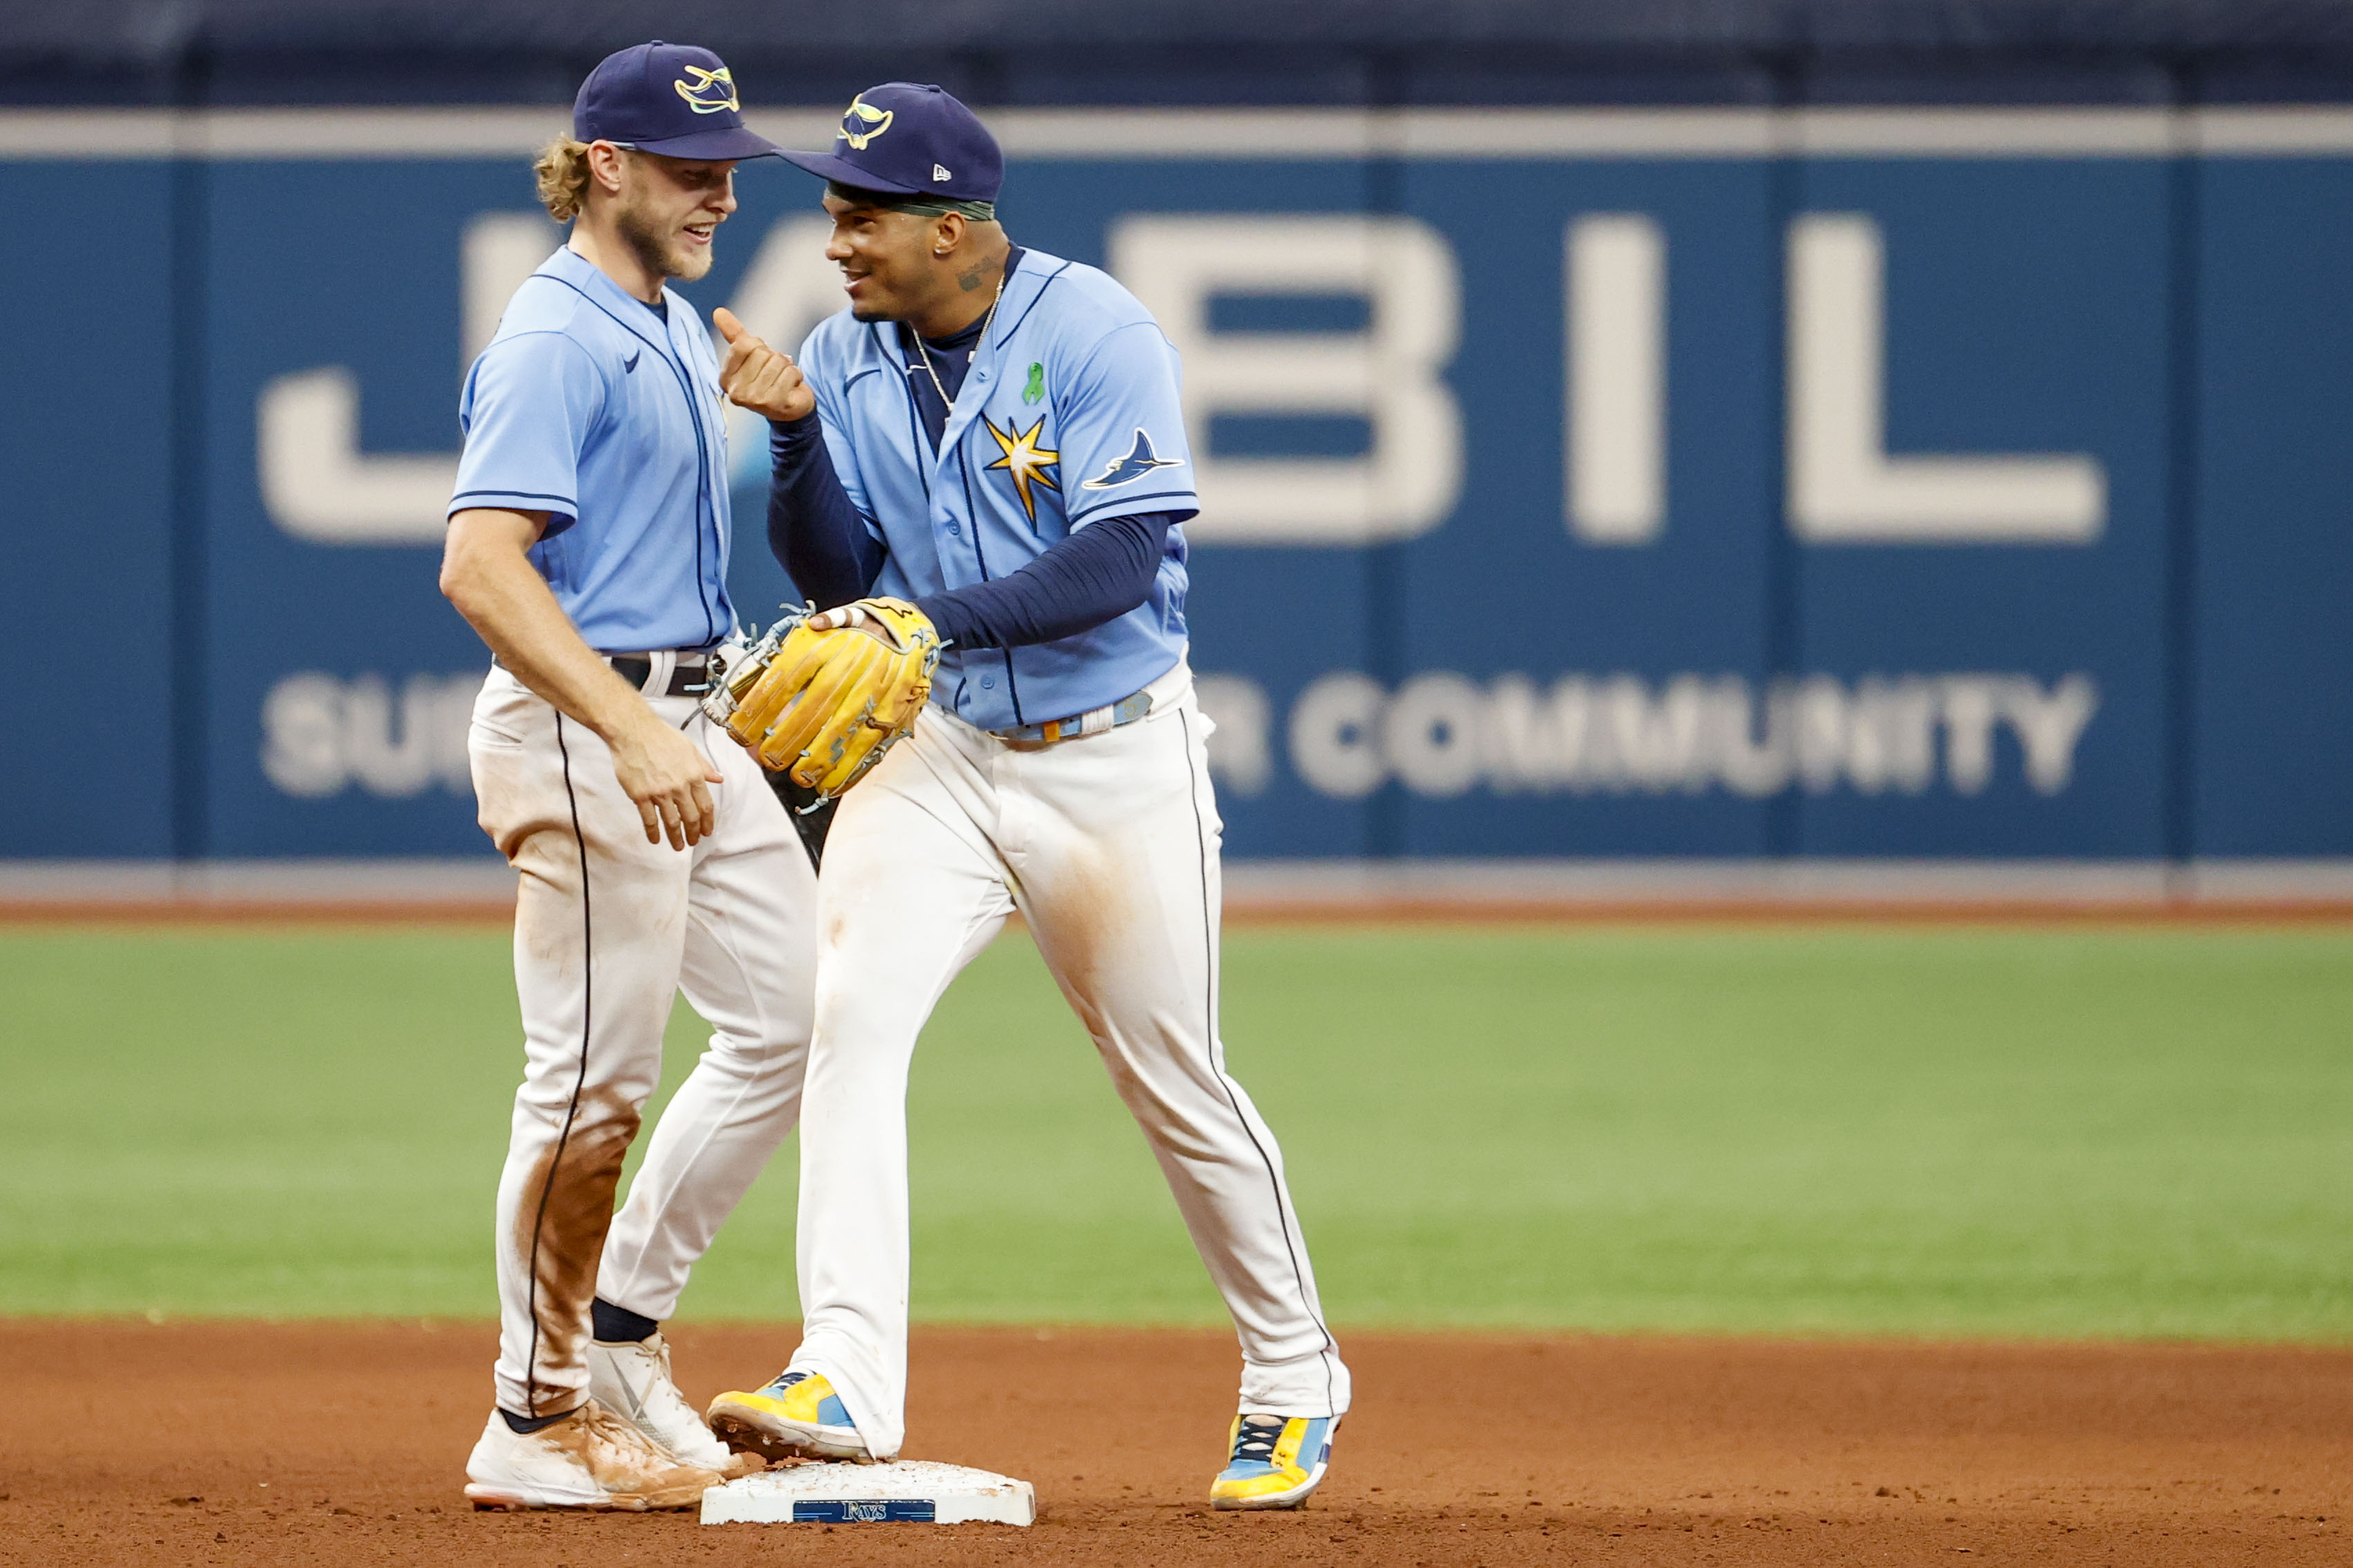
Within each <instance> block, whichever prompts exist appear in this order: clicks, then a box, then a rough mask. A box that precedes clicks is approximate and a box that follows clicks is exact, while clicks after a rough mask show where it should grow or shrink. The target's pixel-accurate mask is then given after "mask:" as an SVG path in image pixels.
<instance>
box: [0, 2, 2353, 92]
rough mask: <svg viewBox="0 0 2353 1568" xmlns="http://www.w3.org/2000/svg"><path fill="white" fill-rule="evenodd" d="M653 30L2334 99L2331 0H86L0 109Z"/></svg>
mask: <svg viewBox="0 0 2353 1568" xmlns="http://www.w3.org/2000/svg"><path fill="white" fill-rule="evenodd" d="M657 31H658V32H659V33H660V34H661V35H662V36H665V37H671V38H675V39H690V40H692V41H695V42H698V43H702V44H706V45H709V46H710V47H714V48H717V49H719V50H721V51H722V52H723V53H724V54H726V55H727V56H728V57H729V58H730V60H731V61H733V62H736V63H737V64H738V74H739V77H740V78H741V79H744V81H745V82H746V83H747V85H748V90H750V91H751V92H752V93H753V95H754V97H756V98H758V99H760V100H764V101H768V102H792V101H807V102H822V101H831V100H835V99H837V98H839V97H840V96H843V95H844V94H845V93H846V92H847V91H848V90H851V89H854V88H855V87H856V86H857V85H859V84H861V83H864V82H869V81H871V80H874V79H877V77H878V76H881V75H885V74H889V75H916V76H923V77H927V78H930V79H938V80H940V81H942V82H944V83H945V84H947V85H950V86H951V87H954V88H955V89H957V90H959V91H961V92H963V93H965V95H966V96H968V97H970V98H972V99H974V100H976V101H984V102H998V103H1018V102H1089V103H1122V102H1265V103H1280V102H1318V103H1384V102H1402V103H1410V102H1483V101H1495V100H1500V101H1509V102H1608V101H1617V102H1652V101H1664V102H1760V101H1825V102H1828V101H1878V102H1906V101H1929V102H1937V101H2008V102H2019V101H2030V102H2031V101H2059V102H2148V101H2158V102H2161V101H2175V100H2214V101H2233V100H2237V101H2245V100H2256V101H2262V100H2273V101H2279V100H2343V99H2348V98H2353V3H2348V0H1123V3H1121V4H1118V5H1103V4H1102V3H1101V0H966V3H961V4H941V3H940V0H677V3H673V4H665V5H659V6H656V5H647V4H645V3H644V0H575V3H574V4H569V5H548V4H545V3H544V0H380V3H375V4H368V3H364V0H87V3H84V4H79V5H47V6H45V5H12V6H5V7H0V100H5V101H12V102H17V103H38V102H99V103H103V102H149V103H168V102H352V101H368V100H375V101H387V100H391V101H404V100H406V101H445V102H448V101H465V102H501V101H505V102H539V101H550V100H561V99H562V98H564V97H565V96H568V93H569V90H570V84H571V83H573V82H575V81H576V80H577V79H578V78H579V76H580V75H581V73H582V72H583V70H585V68H586V66H587V65H588V64H590V63H593V62H594V61H595V60H596V58H599V57H600V56H601V55H603V54H604V53H606V52H607V51H608V50H610V49H613V48H617V47H622V46H623V45H626V44H629V43H635V42H639V41H642V40H643V39H644V38H646V37H649V36H650V34H651V33H652V32H657Z"/></svg>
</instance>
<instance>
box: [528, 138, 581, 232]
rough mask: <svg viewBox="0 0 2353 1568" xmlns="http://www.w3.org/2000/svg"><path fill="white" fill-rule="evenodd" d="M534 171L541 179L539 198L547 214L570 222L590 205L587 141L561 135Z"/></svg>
mask: <svg viewBox="0 0 2353 1568" xmlns="http://www.w3.org/2000/svg"><path fill="white" fill-rule="evenodd" d="M531 172H532V174H533V176H534V177H536V178H537V179H538V181H539V199H540V200H541V201H542V202H543V203H544V204H546V206H547V216H550V217H552V218H554V220H555V221H556V222H558V223H569V222H571V221H572V220H573V219H574V218H575V217H577V216H580V209H581V208H582V207H584V206H586V205H588V143H586V142H575V141H574V140H573V139H572V138H571V137H569V136H559V137H557V138H556V139H555V140H554V141H553V142H549V143H548V144H547V146H546V148H545V150H544V151H543V152H542V153H540V155H539V158H538V161H537V162H535V163H533V164H532V166H531Z"/></svg>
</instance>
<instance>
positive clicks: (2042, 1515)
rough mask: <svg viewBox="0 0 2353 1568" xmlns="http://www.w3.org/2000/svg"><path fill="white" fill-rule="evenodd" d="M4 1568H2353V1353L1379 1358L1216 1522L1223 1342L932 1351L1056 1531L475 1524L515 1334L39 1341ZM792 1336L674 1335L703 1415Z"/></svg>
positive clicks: (1364, 1364)
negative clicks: (1533, 1567) (43, 1567)
mask: <svg viewBox="0 0 2353 1568" xmlns="http://www.w3.org/2000/svg"><path fill="white" fill-rule="evenodd" d="M5 1327H6V1333H7V1342H8V1345H9V1360H10V1363H11V1367H12V1371H11V1375H10V1391H9V1397H8V1399H7V1400H6V1401H5V1404H0V1563H42V1564H84V1563H90V1564H97V1563H142V1564H143V1563H224V1564H232V1563H233V1564H257V1565H266V1568H275V1565H278V1564H297V1563H302V1564H309V1563H319V1564H337V1565H343V1564H375V1563H434V1564H437V1565H439V1568H463V1565H468V1564H474V1563H483V1564H491V1563H495V1564H499V1565H501V1568H555V1565H557V1564H563V1565H565V1568H607V1565H617V1564H622V1563H650V1562H657V1561H668V1562H672V1563H702V1562H708V1563H729V1564H733V1563H769V1562H776V1563H785V1562H792V1563H812V1562H823V1563H846V1564H866V1563H893V1564H902V1563H904V1564H931V1563H1040V1564H1055V1565H1061V1564H1075V1563H1187V1564H1208V1565H1215V1564H1223V1563H1234V1564H1245V1563H1247V1564H1253V1565H1255V1564H1261V1563H1267V1562H1270V1561H1274V1562H1281V1563H1286V1564H1318V1563H1345V1564H1350V1565H1352V1568H1392V1565H1394V1568H1424V1565H1426V1568H1439V1565H1440V1564H1444V1565H1450V1568H1451V1565H1452V1564H1458V1563H1460V1564H1472V1563H1485V1564H1495V1565H1504V1564H1512V1563H1539V1562H1541V1563H1694V1564H1711V1563H1725V1564H1731V1563H1741V1564H1784V1563H1786V1564H1790V1565H1792V1568H1794V1565H1797V1564H1805V1565H1807V1568H1816V1565H1819V1564H1827V1563H1956V1562H1957V1561H1959V1559H1960V1558H1961V1557H1963V1556H1968V1558H1969V1559H1970V1561H1972V1562H1976V1563H2002V1562H2012V1563H2025V1562H2032V1563H2108V1564H2120V1565H2124V1568H2133V1565H2136V1564H2156V1563H2198V1564H2200V1565H2201V1568H2218V1565H2227V1564H2235V1563H2254V1562H2257V1561H2261V1562H2262V1563H2264V1564H2266V1568H2292V1565H2295V1564H2304V1563H2343V1562H2345V1561H2346V1560H2347V1559H2348V1552H2353V1530H2348V1527H2347V1522H2346V1515H2347V1513H2348V1512H2353V1349H2346V1348H2285V1347H2281V1348H2263V1347H2226V1346H2212V1345H2206V1346H2186V1345H2150V1344H2137V1345H2126V1344H1950V1345H1937V1344H1929V1343H1914V1342H1844V1341H1811V1342H1774V1341H1741V1340H1712V1339H1695V1338H1672V1337H1658V1338H1602V1337H1593V1336H1576V1335H1556V1336H1543V1337H1536V1336H1477V1335H1462V1334H1456V1335H1449V1336H1442V1337H1441V1336H1435V1335H1401V1334H1380V1335H1376V1334H1359V1335H1353V1336H1350V1339H1349V1347H1348V1348H1349V1352H1350V1359H1351V1360H1352V1361H1353V1362H1354V1363H1355V1364H1356V1370H1357V1377H1358V1394H1357V1405H1356V1412H1355V1413H1354V1414H1353V1415H1351V1416H1350V1417H1349V1419H1348V1421H1347V1423H1346V1425H1345V1428H1344V1429H1343V1431H1342V1434H1341V1437H1340V1441H1339V1443H1338V1445H1337V1448H1336V1452H1335V1466H1334V1469H1333V1473H1332V1479H1330V1480H1329V1481H1328V1482H1327V1483H1326V1484H1325V1486H1324V1489H1323V1490H1322V1492H1321V1493H1319V1494H1318V1496H1317V1497H1316V1498H1315V1500H1314V1504H1313V1506H1312V1507H1310V1508H1309V1509H1307V1510H1304V1511H1303V1512H1300V1513H1294V1514H1257V1515H1251V1514H1217V1513H1213V1512H1212V1511H1211V1510H1209V1508H1208V1505H1207V1504H1206V1502H1205V1501H1204V1500H1203V1495H1204V1492H1205V1490H1206V1488H1207V1484H1208V1477H1209V1474H1210V1472H1211V1470H1212V1469H1213V1468H1215V1464H1216V1461H1217V1459H1218V1458H1219V1453H1218V1447H1219V1438H1220V1436H1221V1435H1222V1426H1223V1423H1224V1421H1225V1419H1226V1412H1227V1411H1228V1410H1229V1409H1230V1405H1229V1403H1228V1401H1229V1399H1230V1394H1229V1393H1228V1390H1229V1389H1230V1387H1231V1378H1232V1359H1233V1353H1234V1352H1233V1345H1232V1340H1231V1338H1230V1336H1229V1335H1225V1334H1220V1333H1217V1332H1213V1331H1134V1330H1084V1331H1073V1330H1020V1329H990V1330H931V1331H921V1330H919V1331H918V1332H917V1335H916V1339H915V1343H914V1352H913V1359H914V1368H913V1370H914V1396H913V1401H912V1402H911V1405H910V1409H909V1426H910V1436H909V1442H908V1447H907V1452H908V1455H909V1456H910V1457H911V1458H941V1459H948V1460H954V1461H956V1462H960V1463H965V1464H975V1465H982V1466H987V1467H988V1468H995V1469H1000V1470H1004V1471H1007V1472H1009V1473H1011V1474H1014V1475H1017V1476H1021V1477H1024V1478H1027V1479H1029V1480H1031V1481H1033V1482H1034V1483H1035V1484H1036V1486H1037V1489H1038V1498H1039V1521H1038V1523H1037V1525H1036V1526H1035V1527H1033V1528H1031V1529H1029V1530H1017V1529H1013V1528H1011V1527H1008V1526H987V1525H960V1526H951V1527H927V1526H920V1525H865V1526H856V1525H852V1526H842V1527H840V1528H839V1529H837V1530H834V1531H831V1532H830V1533H828V1531H827V1530H826V1528H825V1527H822V1526H810V1525H800V1526H796V1525H766V1526H753V1525H735V1526H724V1527H716V1528H712V1527H704V1526H702V1525H700V1524H698V1523H697V1522H696V1521H695V1520H694V1518H693V1516H692V1515H691V1514H671V1515H656V1516H649V1515H620V1514H613V1515H588V1516H565V1515H556V1514H545V1513H542V1514H530V1515H506V1514H476V1513H474V1512H472V1511H471V1510H469V1509H468V1508H467V1507H466V1505H465V1503H464V1500H463V1499H462V1498H461V1497H460V1495H459V1486H460V1485H461V1483H462V1480H463V1477H462V1474H461V1470H462V1467H463V1464H464V1459H465V1454H466V1450H467V1447H468V1446H469V1445H470V1443H471V1441H472V1439H473V1436H474V1433H475V1432H476V1430H477V1429H478V1428H479V1426H480V1422H481V1418H482V1411H483V1401H484V1399H485V1398H486V1397H487V1394H486V1389H487V1386H488V1381H489V1379H488V1373H489V1368H490V1362H491V1350H492V1343H491V1329H490V1328H489V1327H488V1326H487V1325H484V1324H472V1323H469V1324H463V1325H454V1326H453V1325H448V1324H444V1325H441V1326H440V1327H438V1328H434V1327H431V1326H428V1325H421V1324H417V1323H336V1322H315V1321H314V1322H301V1323H279V1324H260V1323H250V1322H231V1321H208V1322H207V1321H198V1322H186V1323H183V1322H176V1321H174V1322H167V1323H164V1324H160V1325H151V1324H148V1323H145V1322H141V1321H135V1320H134V1321H127V1322H126V1321H119V1320H115V1321H89V1320H81V1321H71V1320H25V1319H20V1320H16V1321H13V1322H9V1323H7V1324H6V1325H5ZM793 1342H794V1334H793V1332H792V1330H791V1327H790V1326H789V1325H769V1326H731V1327H724V1328H716V1327H713V1328H696V1327H691V1326H687V1327H681V1329H680V1330H679V1331H678V1332H677V1334H676V1337H675V1343H676V1346H677V1361H678V1369H679V1375H680V1380H681V1383H682V1384H683V1385H684V1386H685V1388H686V1390H687V1392H688V1394H690V1395H691V1396H696V1397H707V1396H708V1395H709V1394H712V1392H714V1391H716V1390H717V1389H718V1388H720V1387H721V1386H723V1384H726V1383H727V1382H728V1380H730V1379H739V1378H741V1377H743V1376H744V1375H747V1374H754V1373H762V1372H765V1371H767V1370H772V1367H771V1363H775V1362H777V1361H779V1360H780V1359H781V1358H782V1356H783V1354H784V1353H785V1352H786V1351H787V1350H788V1349H789V1348H790V1346H791V1345H792V1344H793Z"/></svg>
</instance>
